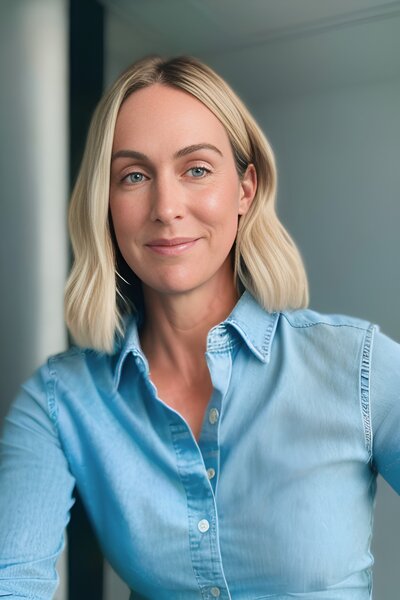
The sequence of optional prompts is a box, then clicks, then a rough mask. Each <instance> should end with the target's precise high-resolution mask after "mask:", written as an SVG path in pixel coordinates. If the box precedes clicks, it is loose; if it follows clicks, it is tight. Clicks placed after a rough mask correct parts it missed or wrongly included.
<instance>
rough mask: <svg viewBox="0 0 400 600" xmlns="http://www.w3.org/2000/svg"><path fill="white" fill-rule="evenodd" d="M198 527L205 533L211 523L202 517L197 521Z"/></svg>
mask: <svg viewBox="0 0 400 600" xmlns="http://www.w3.org/2000/svg"><path fill="white" fill-rule="evenodd" d="M197 527H198V528H199V531H201V533H205V532H206V531H208V530H209V529H210V523H209V522H208V521H207V519H202V520H201V521H199V522H198V523H197Z"/></svg>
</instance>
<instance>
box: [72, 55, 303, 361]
mask: <svg viewBox="0 0 400 600" xmlns="http://www.w3.org/2000/svg"><path fill="white" fill-rule="evenodd" d="M153 83H162V84H164V85H168V86H172V87H175V88H179V89H181V90H184V91H185V92H188V93H189V94H192V95H193V96H194V97H196V98H197V99H198V100H200V101H201V102H202V103H203V104H204V105H205V106H207V108H209V110H211V111H212V112H213V113H214V115H215V116H216V117H217V118H218V119H219V120H220V122H221V123H222V124H223V125H224V127H225V129H226V131H227V134H228V136H229V139H230V143H231V146H232V150H233V154H234V157H235V162H236V168H237V171H238V175H239V177H241V176H242V175H243V174H244V172H245V170H246V168H247V166H248V165H249V164H250V163H252V164H254V166H255V169H256V172H257V180H258V186H257V193H256V196H255V198H254V200H253V203H252V205H251V208H250V210H249V211H248V213H247V214H246V215H244V216H242V217H241V218H240V221H239V227H238V232H237V237H236V243H235V248H234V278H235V282H236V285H237V286H238V288H240V287H241V288H245V289H248V290H249V291H250V292H251V294H253V296H254V297H255V298H256V299H257V300H258V302H259V303H260V304H261V305H262V306H263V307H264V308H265V309H266V310H268V311H279V310H286V309H296V308H302V307H305V306H307V304H308V284H307V277H306V273H305V269H304V266H303V262H302V259H301V256H300V254H299V252H298V250H297V248H296V246H295V244H294V242H293V240H292V239H291V237H290V236H289V234H288V233H287V231H286V230H285V228H284V227H283V225H282V224H281V222H280V221H279V219H278V217H277V215H276V212H275V196H276V167H275V159H274V155H273V152H272V149H271V147H270V145H269V143H268V141H267V140H266V138H265V136H264V135H263V133H262V131H261V130H260V128H259V127H258V125H257V123H256V122H255V120H254V119H253V117H252V116H251V115H250V113H249V111H248V110H247V108H246V107H245V106H244V104H243V103H242V102H241V100H240V99H239V98H238V97H237V96H236V94H235V93H234V92H233V91H232V89H231V88H230V87H229V86H228V84H227V83H226V82H225V81H224V80H223V79H222V78H221V77H219V76H218V75H217V74H216V73H215V72H214V71H213V70H212V69H210V68H209V67H207V66H206V65H204V64H203V63H201V62H200V61H198V60H196V59H194V58H191V57H184V56H183V57H178V58H173V59H170V60H164V59H162V58H160V57H148V58H144V59H142V60H140V61H138V62H136V63H134V64H133V65H132V66H131V67H130V68H128V69H127V70H126V71H125V72H124V73H122V75H121V76H120V77H119V78H118V80H117V81H116V82H115V84H114V85H113V86H112V87H111V89H110V90H109V91H108V92H107V93H106V94H105V95H104V96H103V98H102V99H101V101H100V103H99V104H98V106H97V108H96V111H95V113H94V115H93V119H92V122H91V125H90V129H89V134H88V139H87V143H86V148H85V152H84V156H83V160H82V164H81V169H80V172H79V175H78V179H77V181H76V185H75V188H74V190H73V194H72V199H71V205H70V211H69V228H70V236H71V242H72V248H73V252H74V263H73V266H72V269H71V273H70V276H69V278H68V281H67V285H66V290H65V315H66V323H67V326H68V328H69V330H70V332H71V334H72V336H73V338H74V339H75V341H76V342H77V343H78V344H79V345H81V346H86V347H90V348H93V349H96V350H99V351H103V352H112V351H113V348H114V343H115V336H116V334H121V335H123V332H124V319H123V317H124V315H125V314H126V313H127V312H130V310H131V309H132V308H134V301H133V298H132V294H130V295H129V294H128V293H127V292H126V291H124V289H125V288H123V285H124V283H123V282H124V278H122V276H121V275H120V274H119V273H118V266H119V261H120V259H121V256H120V253H119V250H118V247H117V244H116V240H115V236H114V233H113V229H112V222H111V218H110V215H109V187H110V164H111V152H112V145H113V137H114V128H115V122H116V119H117V115H118V111H119V109H120V107H121V104H122V103H123V102H124V100H125V99H126V98H127V97H128V96H129V95H130V94H132V93H134V92H135V91H136V90H139V89H141V88H144V87H147V86H149V85H152V84H153ZM137 285H139V286H140V282H137ZM126 289H129V288H126Z"/></svg>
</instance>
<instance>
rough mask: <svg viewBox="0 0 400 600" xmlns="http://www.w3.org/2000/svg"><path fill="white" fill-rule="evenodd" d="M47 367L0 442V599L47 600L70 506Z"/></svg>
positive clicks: (16, 407)
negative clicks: (49, 392) (50, 397)
mask: <svg viewBox="0 0 400 600" xmlns="http://www.w3.org/2000/svg"><path fill="white" fill-rule="evenodd" d="M51 385H52V381H51V378H50V374H49V371H48V368H47V366H45V367H43V368H42V369H41V370H39V371H38V372H37V373H36V374H35V375H34V376H33V377H32V378H31V379H30V380H29V381H28V382H27V383H26V384H25V385H24V386H23V388H22V390H21V392H20V393H19V395H18V396H17V398H16V399H15V401H14V403H13V404H12V406H11V408H10V410H9V413H8V415H7V417H6V420H5V423H4V429H3V432H2V436H1V439H0V599H1V598H3V597H5V598H14V599H17V598H29V599H30V600H47V599H51V598H52V597H53V594H54V592H55V589H56V587H57V584H58V575H57V573H56V571H55V563H56V561H57V558H58V556H59V554H60V553H61V551H62V549H63V546H64V529H65V527H66V525H67V523H68V521H69V511H70V508H71V506H72V505H73V502H74V500H73V498H72V491H73V488H74V478H73V477H72V475H71V473H70V472H69V469H68V464H67V460H66V458H65V455H64V453H63V450H62V448H61V446H60V443H59V439H58V435H57V429H56V407H55V406H52V405H51V403H49V401H48V391H49V390H50V389H51Z"/></svg>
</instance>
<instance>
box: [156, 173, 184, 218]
mask: <svg viewBox="0 0 400 600" xmlns="http://www.w3.org/2000/svg"><path fill="white" fill-rule="evenodd" d="M182 192H183V190H182V188H180V186H179V183H178V182H177V181H176V180H175V179H174V178H173V177H160V178H158V179H157V180H156V181H155V182H154V186H153V190H152V198H151V215H150V218H151V220H152V221H153V222H156V221H159V222H161V223H164V224H168V223H171V222H173V221H174V220H175V219H182V218H183V216H184V213H185V203H184V198H183V196H182Z"/></svg>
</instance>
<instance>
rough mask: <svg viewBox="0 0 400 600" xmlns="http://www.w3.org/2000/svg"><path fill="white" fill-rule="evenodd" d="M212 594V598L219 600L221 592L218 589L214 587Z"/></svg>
mask: <svg viewBox="0 0 400 600" xmlns="http://www.w3.org/2000/svg"><path fill="white" fill-rule="evenodd" d="M210 592H211V596H214V598H218V597H219V595H220V593H221V590H220V589H219V588H218V587H212V588H211V590H210Z"/></svg>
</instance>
